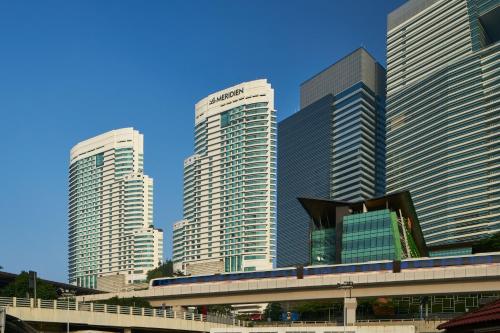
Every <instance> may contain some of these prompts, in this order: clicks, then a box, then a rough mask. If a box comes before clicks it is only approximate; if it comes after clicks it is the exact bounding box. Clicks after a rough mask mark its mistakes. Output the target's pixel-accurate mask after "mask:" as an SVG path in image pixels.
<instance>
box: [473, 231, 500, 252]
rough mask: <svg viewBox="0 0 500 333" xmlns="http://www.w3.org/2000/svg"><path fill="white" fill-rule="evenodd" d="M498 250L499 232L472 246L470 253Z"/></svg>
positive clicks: (499, 246)
mask: <svg viewBox="0 0 500 333" xmlns="http://www.w3.org/2000/svg"><path fill="white" fill-rule="evenodd" d="M497 251H500V232H497V233H496V234H493V236H491V237H489V238H486V239H483V240H481V241H479V242H477V243H476V244H474V245H473V246H472V253H482V252H497Z"/></svg>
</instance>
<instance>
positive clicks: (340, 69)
mask: <svg viewBox="0 0 500 333" xmlns="http://www.w3.org/2000/svg"><path fill="white" fill-rule="evenodd" d="M300 107H301V110H300V111H298V112H297V113H295V114H293V115H291V116H290V117H288V118H286V119H284V120H283V121H281V122H280V123H279V125H278V253H277V256H278V257H277V265H278V267H286V266H292V265H297V264H304V263H307V262H308V261H309V258H310V253H309V248H308V246H307V244H308V242H309V230H308V216H307V214H306V213H305V212H304V210H303V209H302V207H301V206H300V203H299V202H298V200H297V197H305V196H310V197H321V198H330V199H334V200H341V201H357V200H362V199H367V198H372V197H375V196H380V195H382V194H383V193H384V189H385V70H384V68H383V67H382V66H381V65H380V64H379V63H377V61H376V60H375V59H374V58H373V57H372V56H371V55H370V54H369V53H368V52H367V51H366V50H365V49H362V48H360V49H357V50H355V51H354V52H352V53H351V54H349V55H347V56H346V57H344V58H342V59H341V60H339V61H338V62H336V63H335V64H333V65H332V66H330V67H328V68H326V69H325V70H323V71H322V72H320V73H318V74H317V75H315V76H313V77H312V78H311V79H309V80H307V81H305V82H304V83H302V85H301V87H300Z"/></svg>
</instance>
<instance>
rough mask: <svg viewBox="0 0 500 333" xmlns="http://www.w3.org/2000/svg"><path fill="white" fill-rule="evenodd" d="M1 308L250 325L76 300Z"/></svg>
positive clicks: (23, 301) (0, 300) (4, 302)
mask: <svg viewBox="0 0 500 333" xmlns="http://www.w3.org/2000/svg"><path fill="white" fill-rule="evenodd" d="M0 307H22V308H39V309H52V310H66V311H89V312H102V313H111V314H116V315H129V316H143V317H156V318H169V319H182V320H194V321H201V322H209V323H217V324H226V325H234V326H248V323H247V322H246V321H243V320H238V319H234V318H229V317H224V316H219V315H212V314H208V315H203V314H196V313H192V312H184V311H173V310H167V309H155V308H138V307H133V306H124V305H110V304H102V303H90V302H76V301H74V300H66V299H57V300H44V299H40V298H38V299H33V298H19V297H0Z"/></svg>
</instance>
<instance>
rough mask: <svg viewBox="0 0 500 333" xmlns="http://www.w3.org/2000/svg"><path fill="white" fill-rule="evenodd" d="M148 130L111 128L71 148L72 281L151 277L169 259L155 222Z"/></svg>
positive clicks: (89, 282) (83, 283)
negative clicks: (146, 143)
mask: <svg viewBox="0 0 500 333" xmlns="http://www.w3.org/2000/svg"><path fill="white" fill-rule="evenodd" d="M143 168H144V152H143V135H142V134H140V133H139V132H138V131H136V130H134V129H132V128H122V129H118V130H113V131H110V132H106V133H104V134H101V135H98V136H96V137H94V138H91V139H88V140H85V141H82V142H80V143H78V144H77V145H76V146H74V147H73V148H72V149H71V154H70V167H69V282H70V283H72V284H75V285H78V286H82V287H88V288H96V287H97V281H98V278H99V277H106V276H110V275H117V274H120V275H123V276H124V280H125V282H126V283H133V282H140V281H143V280H145V279H146V273H147V272H148V271H149V270H151V269H153V268H155V267H158V265H159V262H160V261H162V258H163V232H162V231H161V230H160V229H155V228H154V227H153V179H152V178H150V177H149V176H146V175H145V174H144V172H143Z"/></svg>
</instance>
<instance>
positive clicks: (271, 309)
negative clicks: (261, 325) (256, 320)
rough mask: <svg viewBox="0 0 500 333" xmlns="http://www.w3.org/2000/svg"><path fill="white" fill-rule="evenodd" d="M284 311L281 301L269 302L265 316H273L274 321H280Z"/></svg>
mask: <svg viewBox="0 0 500 333" xmlns="http://www.w3.org/2000/svg"><path fill="white" fill-rule="evenodd" d="M282 311H283V310H282V308H281V304H280V303H269V304H268V305H267V307H266V309H265V310H264V316H265V317H266V318H271V320H272V321H279V320H280V319H281V312H282Z"/></svg>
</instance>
